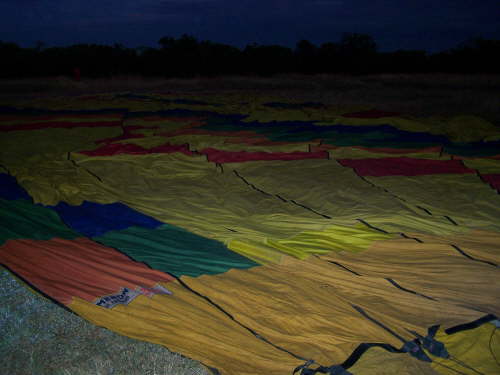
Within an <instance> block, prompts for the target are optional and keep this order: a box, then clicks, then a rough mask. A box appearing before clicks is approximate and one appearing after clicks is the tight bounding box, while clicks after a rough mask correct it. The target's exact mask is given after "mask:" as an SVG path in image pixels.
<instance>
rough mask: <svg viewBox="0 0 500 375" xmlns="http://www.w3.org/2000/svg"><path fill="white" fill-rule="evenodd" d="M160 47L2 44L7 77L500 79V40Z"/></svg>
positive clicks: (177, 42) (352, 36)
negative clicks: (398, 45) (423, 46)
mask: <svg viewBox="0 0 500 375" xmlns="http://www.w3.org/2000/svg"><path fill="white" fill-rule="evenodd" d="M158 44H159V47H158V48H150V47H138V48H126V47H124V46H123V45H121V44H115V45H113V46H109V45H97V44H77V45H72V46H69V47H50V48H45V47H44V43H43V42H37V44H36V46H35V47H34V48H21V47H19V46H18V45H17V44H15V43H9V42H2V41H0V55H1V56H2V59H0V77H1V78H22V77H44V76H60V75H72V74H73V73H72V72H74V71H75V70H76V71H77V72H78V75H79V74H80V72H81V75H82V76H83V77H90V78H97V77H110V76H117V75H143V76H161V77H196V76H204V77H214V76H221V75H261V76H272V75H275V74H283V73H302V74H318V73H347V74H374V73H430V72H446V73H467V74H478V73H500V40H491V39H484V38H475V39H471V40H468V41H466V42H463V43H461V44H459V45H458V46H456V47H455V48H452V49H449V50H445V51H442V52H438V53H434V54H429V53H427V52H426V51H423V50H398V51H394V52H379V51H378V49H377V44H376V42H375V40H374V39H373V38H372V37H371V36H370V35H368V34H359V33H344V34H343V35H342V37H341V39H340V40H339V41H338V42H328V43H323V44H321V45H319V46H317V45H315V44H313V43H311V42H310V41H308V40H301V41H299V42H298V43H297V44H296V46H295V48H288V47H283V46H280V45H258V44H255V43H253V44H249V45H247V46H246V47H245V48H243V49H240V48H236V47H233V46H230V45H227V44H222V43H215V42H212V41H209V40H203V41H200V40H197V39H196V38H195V37H193V36H191V35H187V34H184V35H182V36H181V37H179V38H172V37H168V36H165V37H162V38H161V39H160V40H159V41H158Z"/></svg>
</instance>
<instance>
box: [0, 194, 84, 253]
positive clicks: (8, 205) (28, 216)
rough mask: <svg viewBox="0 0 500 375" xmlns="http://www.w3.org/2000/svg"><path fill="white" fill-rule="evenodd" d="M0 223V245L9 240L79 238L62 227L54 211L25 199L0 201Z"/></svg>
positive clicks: (76, 234) (65, 227)
mask: <svg viewBox="0 0 500 375" xmlns="http://www.w3.org/2000/svg"><path fill="white" fill-rule="evenodd" d="M0 222H1V223H2V225H0V245H2V244H4V243H5V242H6V241H7V240H10V239H21V238H22V239H25V238H26V239H36V240H49V239H51V238H54V237H58V238H65V239H73V238H76V237H81V235H79V234H78V233H76V232H74V231H72V230H71V229H69V228H68V227H67V226H66V225H64V223H63V222H62V221H61V219H60V218H59V216H58V215H57V214H56V213H55V212H54V211H52V210H51V209H49V208H45V207H42V206H39V205H36V204H33V203H31V202H29V201H27V200H25V199H18V200H12V201H8V200H4V199H0Z"/></svg>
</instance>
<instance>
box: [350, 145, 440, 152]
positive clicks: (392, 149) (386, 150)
mask: <svg viewBox="0 0 500 375" xmlns="http://www.w3.org/2000/svg"><path fill="white" fill-rule="evenodd" d="M354 148H358V149H360V150H366V151H370V152H374V153H377V152H380V153H384V154H416V153H419V154H420V153H436V154H439V153H441V149H442V148H441V146H434V147H426V148H384V147H379V148H375V147H373V148H372V147H361V146H358V147H354Z"/></svg>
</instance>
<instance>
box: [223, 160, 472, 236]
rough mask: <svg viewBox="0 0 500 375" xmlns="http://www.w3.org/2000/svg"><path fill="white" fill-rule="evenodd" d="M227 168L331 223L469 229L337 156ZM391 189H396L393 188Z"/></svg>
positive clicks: (426, 229) (402, 228)
mask: <svg viewBox="0 0 500 375" xmlns="http://www.w3.org/2000/svg"><path fill="white" fill-rule="evenodd" d="M225 168H226V169H229V168H231V169H233V170H235V171H236V172H237V173H238V174H239V175H240V176H242V177H243V178H245V180H246V181H248V183H251V184H253V185H254V186H256V187H257V188H259V189H261V190H263V191H265V192H267V193H270V194H273V195H276V194H277V195H279V196H280V197H282V198H284V199H286V200H289V201H291V200H293V201H295V202H297V203H299V204H301V205H304V206H307V207H308V208H310V209H312V210H314V211H316V212H317V213H319V214H323V215H327V216H329V217H331V219H330V220H329V221H330V222H331V224H340V225H352V224H355V223H357V220H358V219H362V220H364V221H366V222H368V223H369V224H371V225H373V226H375V227H377V228H380V229H383V230H385V231H387V232H405V231H408V230H410V231H419V232H420V231H423V232H427V233H434V234H450V233H454V232H460V231H464V230H466V229H465V228H463V227H459V226H456V225H453V224H451V223H450V222H449V221H448V220H447V219H445V218H443V217H432V216H429V215H428V214H426V213H425V212H422V210H419V209H418V208H416V207H415V206H414V205H410V204H408V203H407V202H405V201H403V200H399V199H397V198H396V197H394V196H393V195H391V194H390V193H388V192H387V191H384V190H383V189H380V188H376V187H374V186H372V185H371V184H370V183H367V182H366V180H365V179H362V178H360V177H359V176H358V175H356V174H355V172H354V171H353V170H352V169H351V168H344V167H342V166H341V165H340V164H339V163H337V162H336V161H334V160H297V161H293V162H289V161H285V162H283V161H265V162H247V163H231V164H228V165H227V166H225ZM377 181H378V180H377ZM394 181H398V179H397V178H394ZM387 189H388V190H389V191H391V189H390V186H389V187H388V188H387ZM422 189H425V187H422ZM318 216H319V215H318ZM303 230H307V229H303Z"/></svg>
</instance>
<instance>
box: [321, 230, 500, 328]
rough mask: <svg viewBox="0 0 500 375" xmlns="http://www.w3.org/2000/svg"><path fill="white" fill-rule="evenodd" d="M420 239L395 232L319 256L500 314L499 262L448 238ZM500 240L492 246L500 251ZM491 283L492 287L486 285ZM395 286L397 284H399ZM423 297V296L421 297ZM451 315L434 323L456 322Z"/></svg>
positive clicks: (443, 299) (445, 299) (454, 302)
mask: <svg viewBox="0 0 500 375" xmlns="http://www.w3.org/2000/svg"><path fill="white" fill-rule="evenodd" d="M418 238H419V239H421V240H422V239H423V241H424V242H423V243H419V242H417V241H415V240H413V239H409V238H408V239H407V238H395V239H390V240H386V241H377V242H374V243H373V244H372V245H371V246H370V248H369V249H367V250H365V251H364V252H362V253H359V254H356V253H350V252H341V253H335V252H331V253H329V254H326V255H320V256H319V257H320V258H321V259H322V260H324V261H330V262H337V263H339V264H341V265H342V266H344V267H346V268H348V269H349V270H351V271H353V272H356V273H358V274H360V275H362V276H367V277H376V278H391V279H393V280H394V281H396V282H397V283H398V284H399V285H400V286H401V287H403V288H407V289H410V290H413V291H415V292H417V293H420V294H423V295H425V296H427V297H430V298H434V299H436V303H437V304H440V303H442V302H443V303H449V304H452V305H457V306H462V307H470V308H472V309H475V310H477V311H481V312H482V315H485V314H487V313H491V314H495V315H497V316H498V315H499V314H500V283H498V270H497V268H496V267H494V266H492V265H489V264H484V263H481V262H476V261H473V260H470V259H468V258H466V257H464V256H463V255H461V254H460V253H459V252H457V251H456V250H455V249H454V248H453V247H452V246H450V245H449V244H440V243H436V242H433V243H428V242H427V237H420V236H419V237H418ZM499 246H500V245H499V243H497V244H496V245H495V247H494V250H493V251H496V252H497V253H498V252H500V251H499V250H500V248H499ZM485 285H488V288H485ZM395 290H397V289H395ZM422 299H424V298H422ZM449 311H450V314H451V315H450V318H449V319H448V318H446V319H445V318H443V319H442V320H436V321H435V323H434V324H437V323H441V322H442V323H443V324H446V325H447V326H446V328H448V327H450V326H453V325H454V323H453V321H452V319H451V318H452V317H453V315H454V314H455V312H454V310H453V309H451V310H449Z"/></svg>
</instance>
